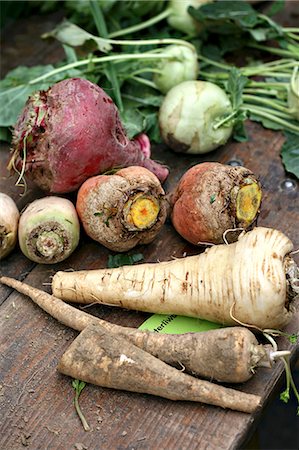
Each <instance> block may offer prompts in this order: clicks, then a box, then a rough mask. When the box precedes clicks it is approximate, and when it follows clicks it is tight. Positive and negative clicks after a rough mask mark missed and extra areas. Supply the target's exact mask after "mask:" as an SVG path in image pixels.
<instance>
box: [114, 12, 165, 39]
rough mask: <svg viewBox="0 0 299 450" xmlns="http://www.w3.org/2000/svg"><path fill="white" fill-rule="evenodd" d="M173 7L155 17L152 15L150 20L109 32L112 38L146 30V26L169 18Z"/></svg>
mask: <svg viewBox="0 0 299 450" xmlns="http://www.w3.org/2000/svg"><path fill="white" fill-rule="evenodd" d="M170 13H171V9H170V8H167V9H165V10H164V11H162V12H161V13H160V14H157V15H156V16H155V17H151V18H150V19H148V20H145V21H144V22H142V23H138V24H136V25H132V26H131V27H128V28H123V29H122V30H118V31H114V32H113V33H110V34H109V37H110V38H114V37H118V36H124V35H125V34H129V33H136V31H140V30H144V28H148V27H150V26H152V25H155V24H156V23H158V22H161V20H164V19H167V17H168V16H169V15H170Z"/></svg>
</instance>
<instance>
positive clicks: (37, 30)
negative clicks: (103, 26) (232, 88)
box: [0, 2, 299, 450]
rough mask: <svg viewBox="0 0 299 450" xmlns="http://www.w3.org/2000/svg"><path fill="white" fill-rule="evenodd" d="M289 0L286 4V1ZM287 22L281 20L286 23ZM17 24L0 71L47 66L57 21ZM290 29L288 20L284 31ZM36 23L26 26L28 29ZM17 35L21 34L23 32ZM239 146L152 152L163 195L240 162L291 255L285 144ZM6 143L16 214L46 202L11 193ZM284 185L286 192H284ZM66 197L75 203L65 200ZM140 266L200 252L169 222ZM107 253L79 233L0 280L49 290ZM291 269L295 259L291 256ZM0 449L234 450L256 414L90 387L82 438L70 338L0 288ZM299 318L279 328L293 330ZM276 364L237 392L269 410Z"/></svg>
mask: <svg viewBox="0 0 299 450" xmlns="http://www.w3.org/2000/svg"><path fill="white" fill-rule="evenodd" d="M289 3H290V2H289ZM288 18H289V16H286V18H285V20H286V23H288ZM33 20H34V22H32V21H30V20H29V21H28V20H24V21H22V20H21V21H20V22H18V26H17V27H16V28H15V30H13V29H12V30H11V35H10V41H9V42H8V40H7V41H6V42H5V45H4V50H3V55H2V56H3V57H2V64H3V67H5V70H9V69H11V68H12V67H14V66H15V65H16V64H15V62H16V61H18V64H21V63H22V64H23V63H24V64H29V65H32V64H36V63H38V62H42V63H48V62H54V61H57V60H58V59H59V57H61V50H60V49H58V46H57V45H56V44H55V43H49V42H43V41H41V40H40V39H39V36H40V34H41V33H42V32H44V31H46V30H49V29H51V28H52V27H53V25H54V23H55V21H56V16H53V17H52V16H51V18H50V19H48V18H47V19H46V23H44V20H42V19H40V20H37V19H36V18H35V19H33ZM292 21H293V22H294V18H292V20H291V21H290V24H292ZM33 23H34V26H33ZM24 30H25V31H24ZM247 127H248V132H249V136H250V139H249V141H248V142H247V143H242V144H240V143H232V142H230V143H228V144H227V145H226V146H224V147H223V148H221V149H219V150H217V151H215V152H213V153H210V154H208V155H205V156H204V157H198V156H190V155H189V156H188V155H176V154H174V153H173V152H171V151H169V150H167V149H165V147H164V146H160V147H158V148H157V149H155V150H154V152H153V154H154V156H155V157H156V159H158V160H160V161H162V162H164V163H166V164H167V165H169V167H170V169H171V170H170V176H169V179H168V180H167V182H166V183H165V189H166V190H167V191H168V192H169V191H170V190H171V189H172V188H173V186H174V185H175V183H176V182H177V181H178V179H179V178H180V176H181V175H182V174H183V173H184V171H186V170H187V169H188V168H189V167H191V166H192V165H194V164H196V163H198V162H201V161H206V160H216V161H220V162H223V163H228V162H230V161H232V160H239V161H241V162H242V164H243V165H245V166H246V167H248V168H249V169H251V170H252V171H254V172H255V173H256V174H257V175H259V177H260V179H261V181H262V185H263V190H264V199H263V205H262V212H261V215H260V218H259V220H258V224H259V225H263V226H269V227H270V226H271V227H276V228H279V229H281V230H282V231H283V232H284V233H286V234H287V235H288V236H289V237H290V238H291V239H292V240H293V242H294V246H295V248H299V235H298V223H299V196H298V183H297V182H296V181H294V179H292V177H289V176H288V175H287V174H286V173H285V171H284V169H283V166H282V164H281V160H280V156H279V152H280V148H281V145H282V143H283V137H282V135H281V134H280V133H276V132H273V131H269V130H264V129H263V128H262V127H261V126H259V125H258V124H253V123H248V125H247ZM7 156H8V146H4V145H1V147H0V162H1V165H0V190H1V191H4V192H6V193H8V194H10V195H12V197H13V198H14V199H15V200H16V201H17V204H18V206H19V208H20V209H22V208H23V207H24V206H25V205H26V204H27V203H28V202H29V201H31V200H33V199H34V198H37V197H39V196H41V195H44V194H43V193H41V191H39V190H38V189H36V188H34V187H33V186H31V185H30V186H29V188H28V191H27V193H26V195H25V196H20V193H22V189H20V188H17V187H15V186H14V181H15V177H13V178H8V173H7V171H6V169H5V165H6V161H7ZM288 178H291V179H292V180H293V181H294V189H287V186H286V184H285V181H286V180H287V179H288ZM70 198H72V199H74V198H75V196H74V195H73V196H70ZM136 251H138V252H142V253H143V255H144V259H145V261H157V260H169V259H171V258H173V257H182V256H185V255H188V254H194V253H197V252H199V251H202V248H196V247H194V246H191V245H190V244H188V243H187V242H185V241H184V240H183V239H182V238H180V236H178V234H177V233H176V232H175V231H174V229H173V228H172V226H171V224H170V223H169V222H168V223H167V224H166V225H165V226H164V227H163V229H162V231H161V233H160V234H159V236H158V237H157V238H156V240H155V241H154V242H153V243H152V244H150V245H148V246H142V247H139V248H138V249H137V250H136ZM109 253H110V252H109V251H108V250H107V249H105V248H103V247H102V246H100V245H99V244H97V243H95V242H92V241H91V240H90V239H89V238H87V237H86V236H85V235H84V234H83V233H82V236H81V241H80V246H79V248H78V249H77V250H76V252H75V253H74V254H73V255H71V257H70V258H69V259H68V260H66V261H63V262H62V263H60V264H57V265H55V266H42V265H36V264H34V263H32V262H31V261H29V260H27V259H26V258H25V257H24V256H23V255H22V254H21V253H20V251H19V250H18V248H17V249H16V251H15V252H13V253H12V254H11V255H10V256H9V257H8V258H7V259H6V260H5V261H4V262H1V274H3V275H8V276H13V277H16V278H19V279H25V281H26V282H28V283H29V284H32V285H33V286H36V287H39V288H42V289H45V290H47V291H48V292H50V286H49V282H50V280H51V276H52V275H53V274H54V273H55V271H56V270H65V269H68V268H73V269H76V270H78V269H93V268H98V267H105V266H106V265H107V258H108V255H109ZM295 259H296V261H297V262H298V263H299V256H298V255H295ZM1 302H2V304H1V306H0V329H1V338H0V355H1V356H0V361H1V362H0V371H1V375H0V376H1V380H0V389H1V391H0V410H1V419H0V420H1V425H0V426H1V431H0V448H1V449H3V450H11V449H14V450H15V449H16V450H18V449H20V448H23V447H24V446H29V447H30V448H33V449H37V448H43V449H51V450H52V449H54V448H55V449H56V448H57V449H63V448H66V447H67V448H77V449H79V448H81V449H84V448H88V449H91V448H100V449H111V448H113V449H114V448H115V449H116V448H117V449H133V448H134V449H156V448H165V449H166V448H167V449H187V448H188V449H198V448H200V449H212V450H213V449H236V448H240V446H241V445H242V444H243V443H244V442H245V441H246V440H247V439H248V436H249V435H250V434H251V433H252V432H253V430H254V428H255V426H256V424H257V423H258V420H259V418H260V414H256V415H247V414H242V413H237V412H232V411H228V410H222V409H220V408H216V407H209V406H203V405H200V404H191V403H187V402H172V401H168V400H165V399H160V398H154V397H152V396H148V395H140V394H133V393H126V392H120V391H116V390H109V389H102V388H99V387H94V386H91V385H88V386H87V387H86V388H85V390H84V391H83V393H82V396H81V398H80V403H81V406H82V409H83V411H84V413H85V415H86V417H87V419H88V421H89V423H90V425H91V428H92V430H91V431H90V432H84V430H83V428H82V426H81V424H80V422H79V419H78V417H77V415H76V413H75V410H74V408H73V404H72V401H73V389H72V387H71V380H70V379H69V378H67V377H65V376H62V375H60V374H59V373H58V372H57V370H56V367H57V362H58V360H59V358H60V356H61V355H62V354H63V352H64V350H65V349H66V348H67V347H68V345H69V343H70V342H71V340H72V339H73V338H74V337H75V336H76V335H77V333H76V332H74V331H73V330H70V329H67V328H65V327H63V326H62V325H60V324H59V323H57V322H56V321H55V320H53V319H52V318H50V317H48V316H47V315H46V314H45V313H44V312H43V311H41V310H40V309H39V308H38V307H36V306H35V305H33V304H32V303H31V301H30V300H28V299H27V298H25V297H24V296H21V295H19V294H17V293H15V292H13V293H11V290H10V289H8V288H6V287H3V286H0V303H1ZM88 311H89V312H90V313H92V314H95V315H97V316H99V317H102V318H104V319H107V320H110V321H111V322H114V323H119V324H122V325H129V326H136V327H137V326H138V325H139V324H140V323H141V322H142V321H143V320H144V319H145V318H146V317H147V315H146V314H142V313H138V312H135V311H126V310H121V309H117V308H110V307H106V306H93V307H90V308H89V309H88ZM298 325H299V323H298V317H296V318H295V319H294V320H293V321H292V323H291V324H290V325H289V326H288V327H287V331H289V332H295V331H297V330H298ZM278 342H279V346H280V347H281V348H282V347H283V348H286V347H287V348H291V349H292V353H293V357H294V358H295V352H296V346H294V345H293V346H291V345H290V344H289V343H288V341H286V339H283V338H281V339H279V340H278ZM282 371H283V366H282V364H281V363H278V364H276V365H275V367H274V369H273V370H267V369H259V370H258V372H257V373H256V375H255V376H254V377H253V378H252V379H251V380H250V381H249V382H247V383H245V384H243V385H242V386H240V387H239V388H240V389H241V390H244V391H246V392H250V393H256V394H260V395H262V396H263V401H264V406H265V405H267V404H268V403H269V401H270V400H271V397H272V395H273V393H274V392H275V388H276V386H277V385H278V382H279V380H280V379H281V374H282Z"/></svg>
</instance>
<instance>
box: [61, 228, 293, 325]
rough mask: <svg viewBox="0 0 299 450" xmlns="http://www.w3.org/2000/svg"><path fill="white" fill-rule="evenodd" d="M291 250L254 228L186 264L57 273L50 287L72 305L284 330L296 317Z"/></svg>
mask: <svg viewBox="0 0 299 450" xmlns="http://www.w3.org/2000/svg"><path fill="white" fill-rule="evenodd" d="M292 249H293V244H292V242H291V241H290V239H288V238H287V237H286V236H285V235H284V234H283V233H282V232H280V231H278V230H275V229H271V228H263V227H256V228H254V229H253V230H252V231H250V232H248V233H246V234H244V235H242V236H241V237H240V238H239V240H238V241H237V242H235V243H232V244H228V245H225V244H223V245H217V246H214V247H211V248H209V249H207V250H206V251H205V252H204V253H202V254H200V255H195V256H189V257H186V258H182V259H180V260H172V261H168V262H162V263H150V264H139V265H135V266H124V267H120V268H115V269H101V270H91V271H79V272H57V273H56V275H55V276H54V277H53V280H52V289H53V293H54V295H55V296H56V297H59V298H62V299H64V300H68V301H72V302H79V303H93V302H99V303H102V304H109V305H115V306H120V307H123V308H128V309H134V310H140V311H147V312H153V313H161V314H163V313H164V314H178V315H185V316H191V317H200V318H203V319H207V320H210V321H214V322H219V323H221V324H226V325H236V323H238V321H240V322H242V323H245V324H247V325H251V326H255V327H258V328H260V329H264V328H274V329H279V328H281V327H284V326H285V325H286V324H287V323H288V322H289V321H290V320H291V318H292V316H293V314H294V312H295V302H294V295H295V294H293V291H294V288H293V287H292V283H291V282H289V275H288V271H289V267H292V268H293V269H292V271H293V273H297V268H296V267H297V266H296V264H295V262H294V261H293V262H292V263H291V258H290V256H289V253H290V252H291V250H292ZM293 284H294V283H293Z"/></svg>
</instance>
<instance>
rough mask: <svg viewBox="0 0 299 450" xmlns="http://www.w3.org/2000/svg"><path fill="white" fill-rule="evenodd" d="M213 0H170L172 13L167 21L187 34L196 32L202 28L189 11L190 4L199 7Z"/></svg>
mask: <svg viewBox="0 0 299 450" xmlns="http://www.w3.org/2000/svg"><path fill="white" fill-rule="evenodd" d="M212 1H213V0H169V6H170V8H171V14H170V15H169V17H168V19H167V21H168V23H169V25H170V26H172V27H173V28H175V29H176V30H180V31H182V32H183V33H186V34H195V33H197V32H198V31H200V29H201V24H200V23H199V22H197V21H196V20H194V19H193V17H192V16H190V14H189V13H188V8H189V6H193V7H194V8H199V7H200V6H201V5H203V4H204V3H211V2H212Z"/></svg>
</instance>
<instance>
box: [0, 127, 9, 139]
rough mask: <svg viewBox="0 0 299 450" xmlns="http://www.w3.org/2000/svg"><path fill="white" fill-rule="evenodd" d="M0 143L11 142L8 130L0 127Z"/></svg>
mask: <svg viewBox="0 0 299 450" xmlns="http://www.w3.org/2000/svg"><path fill="white" fill-rule="evenodd" d="M0 141H3V142H11V132H10V130H9V128H5V127H0Z"/></svg>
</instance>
